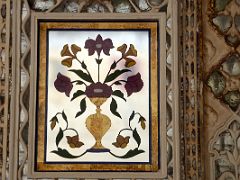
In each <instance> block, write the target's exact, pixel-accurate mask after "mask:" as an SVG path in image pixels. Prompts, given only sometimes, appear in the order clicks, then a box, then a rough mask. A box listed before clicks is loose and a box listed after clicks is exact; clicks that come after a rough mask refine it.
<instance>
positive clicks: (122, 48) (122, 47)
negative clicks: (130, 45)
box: [117, 44, 127, 54]
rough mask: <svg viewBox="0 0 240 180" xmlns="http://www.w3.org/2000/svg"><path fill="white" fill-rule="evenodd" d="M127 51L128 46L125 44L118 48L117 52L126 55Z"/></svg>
mask: <svg viewBox="0 0 240 180" xmlns="http://www.w3.org/2000/svg"><path fill="white" fill-rule="evenodd" d="M126 50H127V45H126V44H123V45H121V46H119V47H118V48H117V51H120V52H121V53H122V54H124V53H125V52H126Z"/></svg>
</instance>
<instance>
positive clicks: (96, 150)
mask: <svg viewBox="0 0 240 180" xmlns="http://www.w3.org/2000/svg"><path fill="white" fill-rule="evenodd" d="M87 152H92V153H101V152H110V149H107V148H102V149H97V148H90V149H88V150H87Z"/></svg>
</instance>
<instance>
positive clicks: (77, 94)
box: [71, 90, 85, 101]
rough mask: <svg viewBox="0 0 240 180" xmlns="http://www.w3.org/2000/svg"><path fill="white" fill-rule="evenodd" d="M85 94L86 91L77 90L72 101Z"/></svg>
mask: <svg viewBox="0 0 240 180" xmlns="http://www.w3.org/2000/svg"><path fill="white" fill-rule="evenodd" d="M84 94H85V92H84V91H82V90H78V91H76V92H75V93H74V94H73V97H72V99H71V101H72V100H74V99H75V98H77V97H79V96H81V95H84Z"/></svg>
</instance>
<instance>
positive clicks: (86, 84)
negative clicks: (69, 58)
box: [71, 81, 87, 87]
mask: <svg viewBox="0 0 240 180" xmlns="http://www.w3.org/2000/svg"><path fill="white" fill-rule="evenodd" d="M76 82H78V81H72V82H71V83H76ZM82 83H83V84H84V85H85V86H86V87H87V84H86V83H85V82H83V81H82Z"/></svg>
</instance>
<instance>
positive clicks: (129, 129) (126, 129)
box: [118, 126, 133, 135]
mask: <svg viewBox="0 0 240 180" xmlns="http://www.w3.org/2000/svg"><path fill="white" fill-rule="evenodd" d="M129 127H130V126H129ZM123 131H133V130H132V128H131V127H130V128H124V129H122V130H120V131H119V133H118V135H120V134H121V132H123Z"/></svg>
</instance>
